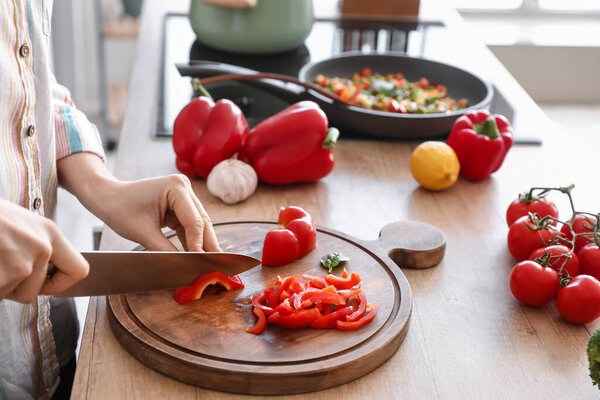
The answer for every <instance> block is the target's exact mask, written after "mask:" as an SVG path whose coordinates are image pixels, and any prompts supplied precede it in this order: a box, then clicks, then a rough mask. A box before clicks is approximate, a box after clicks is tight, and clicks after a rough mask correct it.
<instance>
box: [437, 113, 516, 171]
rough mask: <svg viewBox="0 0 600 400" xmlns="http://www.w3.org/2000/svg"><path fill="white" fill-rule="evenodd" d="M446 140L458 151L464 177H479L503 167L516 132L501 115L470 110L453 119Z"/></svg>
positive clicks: (457, 154)
mask: <svg viewBox="0 0 600 400" xmlns="http://www.w3.org/2000/svg"><path fill="white" fill-rule="evenodd" d="M446 144H448V146H450V147H452V149H453V150H454V152H455V153H456V156H457V157H458V161H459V162H460V171H461V172H462V173H463V174H464V175H465V177H467V179H470V180H472V181H479V180H482V179H485V178H487V177H488V176H490V175H491V174H492V173H494V172H496V171H497V170H498V169H499V168H500V166H501V165H502V163H503V162H504V157H506V153H508V150H510V148H511V146H512V144H513V134H512V129H511V127H510V123H509V122H508V120H507V119H506V118H504V117H503V116H502V115H498V114H496V115H491V114H490V113H489V112H487V111H485V110H477V111H469V112H468V113H466V114H465V115H463V116H462V117H460V118H459V119H457V120H456V122H454V125H453V126H452V129H451V131H450V135H449V136H448V140H447V141H446Z"/></svg>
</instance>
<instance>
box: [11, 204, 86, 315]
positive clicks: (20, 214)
mask: <svg viewBox="0 0 600 400" xmlns="http://www.w3.org/2000/svg"><path fill="white" fill-rule="evenodd" d="M50 260H52V262H53V263H54V265H55V266H56V268H57V271H56V272H55V273H54V274H53V275H52V277H51V278H50V279H47V276H48V262H49V261H50ZM88 271H89V265H88V263H87V261H86V260H85V259H84V258H83V257H82V256H81V254H79V253H78V252H77V251H76V250H75V249H74V248H73V246H71V244H70V243H69V242H68V241H67V240H66V239H65V238H64V237H63V236H62V235H61V233H60V232H59V231H58V228H57V227H56V225H55V224H54V222H52V221H51V220H49V219H47V218H44V217H41V216H39V215H36V214H34V213H32V212H31V211H29V210H26V209H25V208H23V207H20V206H18V205H16V204H13V203H11V202H9V201H6V200H1V199H0V300H1V299H4V298H6V299H11V300H15V301H18V302H21V303H31V302H33V301H34V300H35V299H36V297H37V295H38V294H56V293H59V292H62V291H63V290H65V289H67V288H68V287H69V286H71V285H73V284H74V283H75V282H77V281H79V280H80V279H82V278H84V277H85V276H86V275H87V274H88Z"/></svg>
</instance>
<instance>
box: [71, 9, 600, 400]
mask: <svg viewBox="0 0 600 400" xmlns="http://www.w3.org/2000/svg"><path fill="white" fill-rule="evenodd" d="M325 1H326V0H319V2H316V3H320V2H325ZM144 4H145V5H144V10H143V18H142V23H141V27H140V31H141V32H140V41H139V43H138V47H137V50H136V61H135V64H134V68H133V72H132V79H131V93H130V96H129V99H128V106H127V111H126V115H125V121H124V127H123V133H122V136H121V139H120V142H119V153H118V156H117V160H116V165H115V173H116V175H117V176H118V177H119V178H121V179H140V178H145V177H151V176H160V175H165V174H169V173H175V172H176V169H175V163H174V155H173V151H172V148H171V143H170V141H164V140H154V139H151V137H152V132H153V129H154V122H155V115H154V114H153V112H154V111H153V110H156V104H157V101H158V96H159V93H158V92H159V88H160V85H159V78H160V73H159V71H160V70H161V68H162V64H161V51H160V49H161V47H160V46H161V43H162V37H161V34H162V33H161V29H159V27H160V26H161V21H162V17H163V16H164V14H165V13H166V12H168V11H180V12H181V11H183V12H185V10H186V8H187V7H188V5H189V4H188V1H186V0H172V1H169V2H163V1H160V0H147V1H146V2H145V3H144ZM420 15H421V16H422V17H423V18H428V19H435V20H442V21H444V23H445V24H446V26H448V27H449V29H448V32H447V34H446V35H445V36H444V37H443V38H439V41H438V42H437V43H439V47H437V48H435V49H426V51H425V56H426V57H430V58H435V59H438V60H440V61H443V62H448V63H452V64H454V65H457V66H461V67H464V68H468V69H470V70H472V71H473V72H475V73H477V74H479V75H480V76H482V77H483V78H485V79H488V80H489V81H490V82H492V83H493V84H494V85H495V86H496V87H497V88H499V89H500V90H501V91H502V93H503V95H504V96H505V97H506V99H507V101H509V102H510V103H511V104H512V105H513V106H515V107H517V108H518V110H519V118H518V120H517V125H516V126H518V130H517V132H516V133H517V135H524V136H527V135H528V134H530V133H531V134H533V133H535V134H537V135H539V136H540V137H542V139H543V141H544V144H543V145H542V146H514V147H513V149H511V151H510V152H509V154H508V155H507V158H506V161H505V163H504V165H503V166H502V168H501V169H500V170H499V171H498V172H496V173H495V174H494V175H493V176H492V177H491V178H490V179H487V180H485V181H483V182H469V181H467V180H466V179H464V178H462V177H461V178H460V179H459V180H458V182H457V183H456V184H455V185H454V186H452V187H451V188H449V189H448V190H445V191H442V192H435V193H434V192H429V191H426V190H423V189H422V188H420V187H419V186H418V184H417V183H416V182H415V181H414V180H413V179H412V177H411V175H410V171H409V169H408V160H409V157H410V154H411V152H412V150H413V149H414V148H415V146H416V145H417V144H418V143H406V142H371V141H348V140H342V141H340V142H339V143H338V145H337V146H336V148H335V150H334V155H335V158H336V166H335V169H334V170H333V172H332V173H331V174H330V175H328V176H327V177H326V178H325V179H323V180H321V181H319V182H313V183H307V184H298V185H289V186H280V187H276V186H269V185H262V184H261V185H259V187H258V189H257V191H256V193H255V194H254V195H253V196H252V197H250V198H249V199H248V200H246V201H245V202H243V203H241V204H238V205H235V206H228V205H226V204H223V203H222V202H220V200H218V199H216V198H214V197H212V196H211V195H210V194H209V193H208V192H207V191H206V184H205V182H204V181H202V180H195V181H194V182H193V187H194V190H195V192H196V194H197V195H198V196H199V198H200V199H201V201H202V203H203V204H204V206H205V208H206V210H207V211H208V213H209V214H210V215H211V217H212V218H213V219H214V220H219V219H225V218H240V217H245V218H250V217H260V218H266V217H270V218H272V217H274V216H275V214H276V213H277V210H278V208H279V207H280V206H284V205H289V204H293V205H297V206H300V207H303V208H305V209H306V210H307V211H308V212H310V214H311V215H312V217H313V219H314V220H315V222H316V223H317V224H319V225H322V226H327V227H330V228H332V229H336V230H338V231H341V232H345V233H347V234H350V235H352V236H353V237H356V238H359V239H363V240H369V239H375V238H377V236H378V233H379V230H380V229H381V227H382V226H384V225H386V224H388V223H390V222H391V221H402V220H417V221H422V222H426V223H430V224H432V225H434V226H436V227H438V228H440V230H442V231H443V232H444V234H445V236H446V240H447V244H446V253H445V256H444V259H443V261H442V262H441V263H440V265H438V266H437V267H435V268H429V269H419V270H417V269H404V270H403V272H404V274H405V276H406V278H407V279H408V281H409V283H410V287H411V292H412V294H413V310H412V316H411V325H410V328H409V330H408V333H407V335H406V337H405V339H404V342H403V343H402V345H401V346H400V347H399V349H398V351H397V352H396V353H395V354H394V355H393V356H392V357H391V358H390V359H389V361H388V362H386V363H384V364H383V365H382V366H381V367H379V368H377V369H375V370H374V371H372V372H371V373H369V374H367V375H366V376H364V377H362V378H359V379H356V380H354V381H352V382H349V383H346V384H344V385H341V386H338V387H335V388H331V389H326V390H322V391H319V392H314V393H307V394H297V395H291V396H286V397H285V398H286V399H294V400H305V399H306V400H308V399H310V400H312V399H319V400H321V399H324V400H338V399H344V400H348V399H352V400H354V399H369V398H373V399H378V400H379V399H438V398H439V399H461V400H462V399H477V400H479V399H509V400H513V399H527V400H531V399H544V400H549V399H557V400H559V399H560V400H562V399H598V398H600V391H598V388H596V387H594V386H593V385H592V384H591V381H590V378H589V376H588V370H587V359H586V355H585V348H586V345H587V340H588V338H589V336H590V332H591V331H593V330H594V329H597V328H598V327H599V325H600V323H599V322H598V321H596V322H594V323H592V324H588V325H586V326H578V325H573V324H570V323H568V322H566V321H565V320H563V319H562V318H561V317H560V316H559V315H558V312H557V311H556V307H555V305H554V304H553V303H551V304H549V305H547V306H545V307H541V308H532V307H527V306H524V305H522V304H519V302H517V301H516V300H515V299H514V298H513V296H512V295H511V293H510V290H509V288H508V277H509V274H510V271H511V268H512V266H513V265H514V264H515V260H514V259H513V258H512V257H511V256H510V254H509V253H508V250H507V249H506V234H507V232H508V228H507V226H506V222H505V214H504V213H505V211H506V207H507V206H508V204H509V203H510V202H511V201H512V200H513V199H514V198H516V196H517V194H518V193H519V192H522V191H524V190H527V189H528V188H529V187H531V186H540V185H568V184H570V183H575V185H576V188H575V191H574V196H575V202H576V206H577V207H578V209H580V210H589V211H597V210H598V199H599V198H600V188H599V187H598V185H597V184H596V182H597V176H596V171H597V168H596V167H595V166H596V164H594V163H595V162H596V160H597V149H598V148H599V147H600V137H598V136H594V137H583V136H581V135H578V134H577V133H576V132H570V131H568V130H565V129H559V128H558V127H555V126H553V125H552V124H551V123H550V122H549V120H548V118H547V117H546V116H545V115H544V114H543V112H542V111H541V110H540V109H539V107H537V106H536V104H535V103H534V102H533V100H531V98H530V97H529V96H528V95H527V93H526V92H525V91H524V90H523V89H522V88H521V87H520V86H519V84H518V82H516V81H515V80H514V78H512V76H511V75H510V73H509V72H508V71H506V69H505V68H504V67H503V66H502V64H501V63H500V62H499V61H498V60H497V59H496V58H495V57H494V56H493V54H492V53H491V52H490V51H489V50H488V49H487V48H486V47H485V46H483V45H482V44H481V43H480V42H479V38H477V37H476V36H475V35H473V34H472V33H471V32H470V31H469V30H468V29H467V28H466V27H465V24H464V23H463V21H461V19H460V17H459V16H458V14H457V13H455V12H454V11H452V10H449V9H448V7H447V5H446V2H443V1H438V0H422V1H421V4H420ZM456 42H459V43H461V46H450V45H449V43H456ZM445 45H446V47H447V48H451V49H452V50H451V51H446V52H444V46H445ZM342 135H343V132H342ZM342 138H343V136H342ZM557 200H558V203H559V209H560V211H561V213H563V214H565V213H566V211H567V210H568V205H567V203H566V202H564V201H563V200H561V199H560V198H557ZM134 246H135V244H133V243H131V242H128V241H126V240H124V239H123V238H120V237H118V236H117V235H116V234H114V233H113V232H112V231H110V229H108V228H107V229H105V230H104V233H103V239H102V245H101V248H102V249H103V250H109V249H110V250H128V249H131V248H133V247H134ZM107 314H108V313H107V304H106V300H105V298H92V299H90V307H89V310H88V316H87V319H86V324H85V327H84V333H83V341H82V344H81V352H80V355H79V360H78V366H77V373H76V377H75V384H74V388H73V395H72V398H73V399H90V400H92V399H93V400H96V399H128V400H129V399H144V400H149V399H161V400H162V399H180V400H197V399H203V400H222V399H251V400H255V399H259V398H261V399H262V398H265V399H273V398H274V397H272V396H270V397H267V396H264V397H263V396H245V395H233V394H228V393H223V392H217V391H212V390H207V389H202V388H198V387H196V386H194V385H189V384H185V383H182V382H180V381H177V380H175V379H172V378H169V377H167V376H165V375H163V374H161V373H158V372H156V371H155V370H154V369H152V368H149V367H147V366H145V365H144V362H143V361H142V362H140V361H138V360H137V359H136V358H134V357H132V356H131V355H130V354H129V353H128V352H127V351H126V350H125V349H124V348H123V347H122V346H121V345H120V344H119V342H118V341H117V340H116V338H115V336H114V335H113V333H112V332H111V330H110V327H109V323H108V318H107ZM246 350H247V351H250V349H244V351H246ZM280 397H283V396H278V397H277V398H280Z"/></svg>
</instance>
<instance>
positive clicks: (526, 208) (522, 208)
mask: <svg viewBox="0 0 600 400" xmlns="http://www.w3.org/2000/svg"><path fill="white" fill-rule="evenodd" d="M526 197H527V196H526V195H520V196H519V198H517V199H514V200H513V202H512V203H510V205H509V206H508V210H506V223H507V224H508V226H509V227H510V226H511V225H512V224H513V222H515V221H516V220H518V219H519V218H521V217H523V216H525V215H527V214H528V213H536V214H538V215H539V216H540V217H545V216H546V215H551V216H553V217H554V218H558V207H556V204H554V202H553V201H551V200H548V199H547V198H546V197H542V198H539V199H534V200H533V201H530V202H526ZM553 225H555V223H554V224H553Z"/></svg>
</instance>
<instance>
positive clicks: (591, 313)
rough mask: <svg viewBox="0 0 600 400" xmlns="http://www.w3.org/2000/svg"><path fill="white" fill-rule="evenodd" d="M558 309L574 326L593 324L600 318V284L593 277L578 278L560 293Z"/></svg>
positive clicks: (580, 276) (557, 303) (581, 276)
mask: <svg viewBox="0 0 600 400" xmlns="http://www.w3.org/2000/svg"><path fill="white" fill-rule="evenodd" d="M556 308H558V312H559V313H560V315H562V317H563V318H564V319H566V320H567V321H570V322H572V323H574V324H587V323H589V322H592V321H593V320H595V319H596V318H598V317H600V282H598V279H596V278H594V277H593V276H589V275H579V276H576V277H575V278H573V279H572V280H571V282H570V283H569V284H568V285H567V286H565V287H564V288H562V289H560V291H559V292H558V296H557V297H556Z"/></svg>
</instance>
